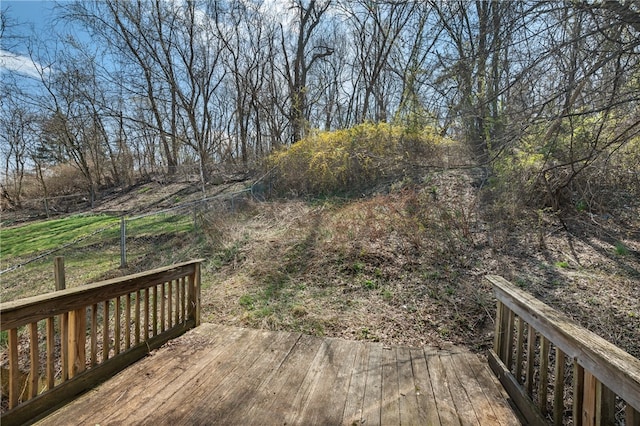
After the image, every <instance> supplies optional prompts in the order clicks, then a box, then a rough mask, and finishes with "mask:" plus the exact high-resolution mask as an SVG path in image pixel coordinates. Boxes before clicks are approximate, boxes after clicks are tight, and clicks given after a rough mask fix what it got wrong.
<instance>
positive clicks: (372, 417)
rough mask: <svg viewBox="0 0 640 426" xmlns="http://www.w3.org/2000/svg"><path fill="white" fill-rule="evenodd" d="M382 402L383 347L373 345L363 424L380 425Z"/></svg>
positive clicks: (365, 391) (368, 371)
mask: <svg viewBox="0 0 640 426" xmlns="http://www.w3.org/2000/svg"><path fill="white" fill-rule="evenodd" d="M381 400H382V345H380V344H372V346H371V348H370V350H369V361H368V367H367V379H366V382H365V388H364V401H363V403H362V419H361V423H362V424H365V425H379V424H380V402H381Z"/></svg>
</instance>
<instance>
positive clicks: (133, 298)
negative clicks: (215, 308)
mask: <svg viewBox="0 0 640 426" xmlns="http://www.w3.org/2000/svg"><path fill="white" fill-rule="evenodd" d="M200 262H201V261H200V260H194V261H190V262H185V263H180V264H176V265H172V266H168V267H164V268H159V269H154V270H152V271H147V272H143V273H139V274H134V275H129V276H125V277H121V278H115V279H112V280H107V281H102V282H98V283H93V284H88V285H84V286H80V287H76V288H71V289H65V290H60V291H57V292H54V293H48V294H44V295H39V296H35V297H30V298H26V299H21V300H16V301H12V302H6V303H2V304H0V324H1V330H2V333H3V335H4V336H6V339H5V340H6V344H5V345H3V346H4V347H3V352H4V354H3V356H2V359H3V367H2V371H1V372H2V376H3V378H2V388H3V389H2V397H3V405H5V406H6V407H7V409H6V411H5V412H3V413H2V417H1V419H0V420H1V422H2V425H3V426H4V425H12V424H23V423H25V422H30V421H33V420H34V419H36V418H38V417H40V416H42V415H44V414H45V413H47V412H49V411H51V410H53V409H55V408H56V407H58V406H60V405H61V404H63V403H65V402H67V401H69V400H70V399H73V398H74V397H75V396H76V395H78V394H80V393H82V392H84V391H86V390H88V389H90V388H91V387H93V386H95V385H97V384H98V383H100V382H102V381H104V380H106V379H108V378H109V377H111V376H113V375H114V374H115V373H117V372H119V371H120V370H122V369H124V368H125V367H127V366H128V365H130V364H131V363H133V362H135V361H137V360H138V359H140V358H142V357H144V356H145V355H146V354H148V353H149V352H150V351H151V350H153V349H155V348H158V347H160V346H161V345H162V344H163V343H165V342H166V341H168V340H170V339H172V338H174V337H177V336H179V335H180V334H182V333H184V332H185V331H187V330H188V329H190V328H193V327H195V326H197V325H198V324H199V323H200Z"/></svg>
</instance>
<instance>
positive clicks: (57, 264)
mask: <svg viewBox="0 0 640 426" xmlns="http://www.w3.org/2000/svg"><path fill="white" fill-rule="evenodd" d="M53 277H54V279H55V281H56V291H59V290H64V289H65V288H66V279H65V275H64V256H56V257H55V258H54V259H53Z"/></svg>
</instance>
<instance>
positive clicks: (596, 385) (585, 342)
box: [486, 275, 640, 426]
mask: <svg viewBox="0 0 640 426" xmlns="http://www.w3.org/2000/svg"><path fill="white" fill-rule="evenodd" d="M486 279H487V280H488V281H489V282H490V283H491V284H492V285H493V288H494V292H495V296H496V299H497V315H496V323H495V327H496V328H495V335H494V345H493V350H490V351H489V363H490V365H491V368H492V370H493V371H494V373H495V374H496V375H497V376H498V378H499V379H500V381H501V382H502V384H503V386H504V387H505V389H506V390H507V393H508V394H509V396H510V397H511V398H512V400H513V402H514V403H515V405H516V406H517V407H518V409H519V410H520V412H521V413H522V415H523V417H524V419H525V420H526V421H527V422H528V423H530V424H549V423H553V424H557V425H561V424H566V423H568V422H571V423H572V424H573V425H600V424H603V425H604V424H625V425H627V426H631V425H632V426H638V425H640V415H639V414H638V412H639V411H640V360H639V359H637V358H635V357H633V356H632V355H631V354H629V353H627V352H625V351H623V350H622V349H620V348H618V347H617V346H615V345H613V344H611V343H610V342H608V341H606V340H605V339H603V338H601V337H600V336H598V335H596V334H594V333H592V332H590V331H589V330H587V329H585V328H584V327H581V326H580V325H578V324H576V323H575V322H573V321H572V320H571V319H569V318H568V317H566V316H565V315H563V314H562V313H560V312H558V311H556V310H555V309H553V308H551V307H549V306H547V305H545V304H544V303H542V302H541V301H539V300H538V299H536V298H535V297H534V296H532V295H530V294H528V293H526V292H524V291H522V290H521V289H519V288H517V287H516V286H514V285H513V284H511V283H510V282H508V281H507V280H505V279H504V278H502V277H499V276H495V275H490V276H487V277H486Z"/></svg>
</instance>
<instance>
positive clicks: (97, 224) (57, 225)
mask: <svg viewBox="0 0 640 426" xmlns="http://www.w3.org/2000/svg"><path fill="white" fill-rule="evenodd" d="M118 223H119V219H118V218H117V217H114V216H107V215H76V216H70V217H66V218H63V219H54V220H47V221H42V222H35V223H30V224H27V225H22V226H15V227H12V228H9V229H2V230H0V257H2V259H3V261H7V260H8V259H11V258H16V257H22V256H29V255H35V254H37V253H42V252H45V251H47V250H52V249H55V248H59V247H61V246H63V245H65V244H68V243H71V242H73V241H75V240H77V239H80V238H83V237H88V236H90V235H91V234H93V233H94V232H96V231H98V230H100V229H103V228H106V227H108V228H110V229H113V232H112V233H113V234H114V235H117V232H119V231H118V228H117V225H118Z"/></svg>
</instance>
